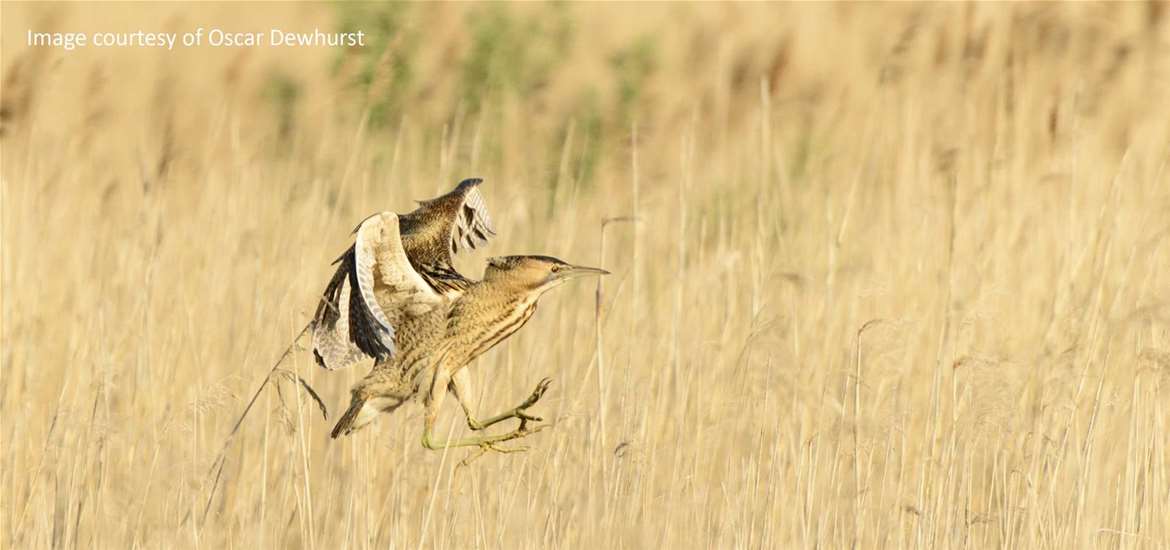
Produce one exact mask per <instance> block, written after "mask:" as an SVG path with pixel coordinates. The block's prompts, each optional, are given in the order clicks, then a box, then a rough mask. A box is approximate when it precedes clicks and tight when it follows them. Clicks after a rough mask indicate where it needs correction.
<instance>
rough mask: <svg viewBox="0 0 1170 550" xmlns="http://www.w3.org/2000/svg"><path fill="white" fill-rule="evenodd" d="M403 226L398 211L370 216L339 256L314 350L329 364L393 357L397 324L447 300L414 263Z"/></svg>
mask: <svg viewBox="0 0 1170 550" xmlns="http://www.w3.org/2000/svg"><path fill="white" fill-rule="evenodd" d="M398 226H399V223H398V216H397V215H395V214H394V213H392V212H383V213H381V214H376V215H374V216H371V217H369V218H366V220H365V221H363V222H362V223H361V225H359V226H358V229H357V237H356V239H355V242H354V245H353V246H352V247H351V248H350V249H349V250H348V251H346V253H345V254H343V255H342V257H341V258H339V259H338V263H339V264H340V265H339V266H338V270H337V273H335V274H334V276H333V279H332V280H331V281H330V283H329V286H328V287H326V290H325V294H324V296H323V297H322V301H321V304H320V305H319V306H318V307H317V313H316V315H315V316H314V321H313V323H314V327H313V351H314V355H315V356H316V358H317V362H318V363H319V364H321V365H322V366H323V367H325V368H328V369H331V370H332V369H338V368H344V367H347V366H350V365H352V364H354V363H356V362H358V361H360V360H361V359H362V358H363V357H366V356H368V357H373V358H374V359H375V360H377V361H386V360H388V359H390V358H391V357H393V356H394V354H395V353H396V349H395V326H397V325H398V324H399V323H401V322H402V321H403V320H404V319H405V318H406V317H407V316H412V315H421V314H424V313H426V312H428V311H430V310H431V309H432V308H434V307H435V306H436V305H437V304H439V303H440V302H442V301H443V297H442V296H441V295H439V294H438V293H436V292H435V291H434V290H433V289H432V288H431V286H430V285H428V284H427V283H426V281H425V280H424V279H423V278H422V277H421V276H420V275H419V274H418V272H416V271H415V270H414V268H413V267H412V266H411V264H410V261H409V260H408V259H407V256H406V252H405V251H404V250H403V248H402V239H401V236H400V234H399V227H398Z"/></svg>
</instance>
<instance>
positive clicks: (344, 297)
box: [313, 180, 607, 450]
mask: <svg viewBox="0 0 1170 550" xmlns="http://www.w3.org/2000/svg"><path fill="white" fill-rule="evenodd" d="M478 183H479V182H478V180H468V181H465V182H463V183H461V184H460V185H459V187H457V188H456V189H455V190H454V191H452V192H451V193H448V194H447V195H444V196H443V197H439V198H438V199H435V200H433V201H427V202H424V203H423V206H422V207H420V208H419V209H418V210H415V211H414V212H411V213H410V214H406V215H403V216H397V215H395V214H394V213H392V212H383V213H381V214H376V215H374V216H372V217H370V218H367V219H366V220H365V221H363V222H362V223H361V225H359V226H358V228H357V230H356V233H357V238H356V240H355V243H354V245H353V246H352V247H351V248H350V249H349V250H348V251H347V252H346V253H345V254H344V255H342V257H341V258H339V263H340V264H341V265H340V266H339V267H338V271H337V273H336V274H335V275H334V277H333V279H332V280H331V282H330V284H329V286H328V287H327V288H326V291H325V296H324V298H323V300H322V303H321V305H320V306H319V307H318V309H317V314H316V316H315V317H314V321H313V345H314V353H315V355H316V356H317V360H318V362H319V363H320V364H321V365H323V366H325V367H326V368H331V369H332V368H341V367H344V366H348V365H350V364H352V363H354V362H357V361H359V360H361V359H362V358H363V357H364V356H370V357H373V358H374V359H375V364H374V368H373V370H372V371H371V372H370V374H369V375H368V376H366V377H365V378H364V379H363V380H361V381H360V382H358V383H357V384H356V385H355V386H354V388H353V390H352V392H351V401H350V407H349V409H348V410H347V411H346V412H345V415H343V416H342V418H341V420H339V421H338V423H337V426H336V427H334V429H333V434H332V435H333V437H335V438H336V437H338V436H341V435H347V434H349V433H351V432H353V431H354V430H357V429H359V428H361V427H363V426H365V425H366V424H368V423H369V422H371V421H372V420H373V419H374V418H376V417H377V415H378V414H379V413H383V412H391V411H393V410H395V409H397V408H398V407H400V406H401V405H402V404H404V403H406V402H407V401H410V400H411V399H413V398H415V397H417V396H419V395H422V396H423V397H424V398H425V402H426V409H427V411H426V420H425V429H424V433H423V445H424V446H426V447H427V448H429V449H441V448H447V447H459V446H482V447H490V448H495V447H492V445H493V444H494V443H498V442H500V441H506V440H510V439H516V438H519V437H523V436H525V435H528V434H530V433H534V432H535V431H538V430H539V429H540V428H535V429H533V428H529V427H528V422H529V421H539V420H540V419H539V418H537V417H534V416H530V415H528V414H527V413H526V412H525V410H526V409H527V408H528V407H530V406H532V405H533V404H534V403H536V401H537V400H539V399H540V397H541V396H542V395H543V394H544V391H545V390H546V389H547V387H548V380H547V379H545V380H542V381H541V383H540V384H538V385H537V388H536V390H535V391H534V392H533V393H532V395H531V396H529V398H528V399H526V400H525V401H524V402H523V403H521V404H520V405H518V406H516V407H514V408H512V409H510V410H509V411H506V412H504V413H502V414H499V415H495V416H492V417H490V418H488V419H486V420H483V421H479V420H477V419H476V418H475V417H474V415H473V413H472V412H471V407H470V404H469V403H468V397H469V395H470V389H469V387H468V379H467V370H466V369H465V368H464V367H465V366H466V365H467V364H468V363H470V362H471V361H472V360H474V359H475V358H476V357H478V356H479V355H480V354H482V353H484V352H485V351H487V350H489V349H491V348H492V347H493V346H495V345H496V344H498V343H499V342H500V341H502V340H504V339H505V338H507V337H508V336H510V335H511V334H513V333H514V332H516V331H517V330H519V329H520V327H521V326H523V325H524V323H526V322H527V321H528V319H529V318H530V317H531V316H532V314H533V312H534V311H535V309H536V302H537V300H538V299H539V298H540V296H541V295H542V294H544V293H545V292H547V291H548V290H550V289H552V288H554V287H556V286H559V285H560V284H562V283H564V282H565V281H568V280H569V279H572V278H575V277H578V276H582V275H590V274H604V273H607V272H606V271H604V270H601V269H596V268H589V267H581V266H573V265H570V264H567V263H565V262H562V261H560V260H558V259H556V258H550V257H548V256H508V257H503V258H493V259H491V260H489V265H488V268H487V270H486V271H485V273H484V278H483V280H481V281H470V280H468V279H466V278H465V277H463V276H462V275H460V274H459V273H458V272H456V271H455V270H454V269H453V268H452V267H451V263H452V262H451V256H452V254H454V253H457V252H458V251H459V250H460V249H461V248H463V247H464V246H466V247H467V248H473V247H474V246H476V245H477V244H482V243H483V242H485V241H486V240H487V237H488V236H489V235H490V234H491V229H490V222H489V221H488V218H487V212H486V207H485V206H484V204H483V199H482V196H480V195H479V192H478V189H477V188H476V187H477V185H478ZM353 289H357V291H356V292H354V291H353ZM448 389H449V390H450V391H452V393H454V394H455V397H456V399H457V400H458V401H459V403H460V405H461V406H462V408H463V412H464V414H465V415H466V417H467V423H468V426H470V427H471V428H472V429H473V430H477V431H478V430H483V429H486V428H487V427H489V426H492V425H494V424H496V423H498V422H502V421H504V420H507V419H510V418H517V419H519V420H520V426H519V427H518V428H517V429H516V430H513V431H512V432H509V433H505V434H501V435H494V436H483V437H473V438H465V439H459V440H454V441H442V442H440V441H435V439H434V437H433V431H434V423H435V418H436V415H437V413H438V410H439V408H440V406H441V405H442V402H443V399H444V397H445V395H446V391H447V390H448ZM497 450H498V449H497Z"/></svg>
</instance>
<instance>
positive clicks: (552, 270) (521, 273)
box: [484, 256, 609, 293]
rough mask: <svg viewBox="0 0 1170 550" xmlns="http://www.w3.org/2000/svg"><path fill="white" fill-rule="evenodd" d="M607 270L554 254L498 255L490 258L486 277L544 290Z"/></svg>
mask: <svg viewBox="0 0 1170 550" xmlns="http://www.w3.org/2000/svg"><path fill="white" fill-rule="evenodd" d="M608 274H609V272H608V271H606V270H604V269H599V268H596V267H585V266H581V265H573V264H570V263H566V262H563V261H561V260H558V259H556V258H553V257H551V256H498V257H495V258H489V259H488V267H487V270H486V271H485V272H484V279H485V280H492V281H505V282H509V283H513V284H518V285H521V286H523V287H525V288H528V289H530V290H533V291H537V292H541V293H543V292H545V291H547V290H549V289H552V288H554V287H557V286H560V285H561V284H562V283H564V282H565V281H568V280H570V279H576V278H578V277H584V276H587V275H608Z"/></svg>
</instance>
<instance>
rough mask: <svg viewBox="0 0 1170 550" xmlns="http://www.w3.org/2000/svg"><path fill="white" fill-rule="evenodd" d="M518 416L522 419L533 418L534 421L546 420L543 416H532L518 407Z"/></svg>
mask: <svg viewBox="0 0 1170 550" xmlns="http://www.w3.org/2000/svg"><path fill="white" fill-rule="evenodd" d="M516 418H519V419H520V420H531V421H533V422H542V421H544V418H541V417H539V416H532V415H530V414H528V413H526V412H524V411H522V410H520V409H516Z"/></svg>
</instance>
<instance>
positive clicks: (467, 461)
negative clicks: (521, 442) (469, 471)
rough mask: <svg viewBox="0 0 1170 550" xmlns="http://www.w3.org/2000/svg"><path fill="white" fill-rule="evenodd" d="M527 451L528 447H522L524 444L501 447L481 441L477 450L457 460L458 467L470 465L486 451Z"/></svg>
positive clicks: (508, 452) (509, 452) (511, 452)
mask: <svg viewBox="0 0 1170 550" xmlns="http://www.w3.org/2000/svg"><path fill="white" fill-rule="evenodd" d="M527 451H528V447H524V446H522V447H501V446H499V445H497V444H495V443H482V444H480V446H479V450H477V451H475V452H473V453H471V454H469V455H467V458H464V459H463V460H460V461H459V467H461V468H462V467H466V466H470V465H471V463H472V462H475V460H476V459H478V458H479V457H481V456H483V455H486V454H488V453H500V454H514V453H523V452H527Z"/></svg>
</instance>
